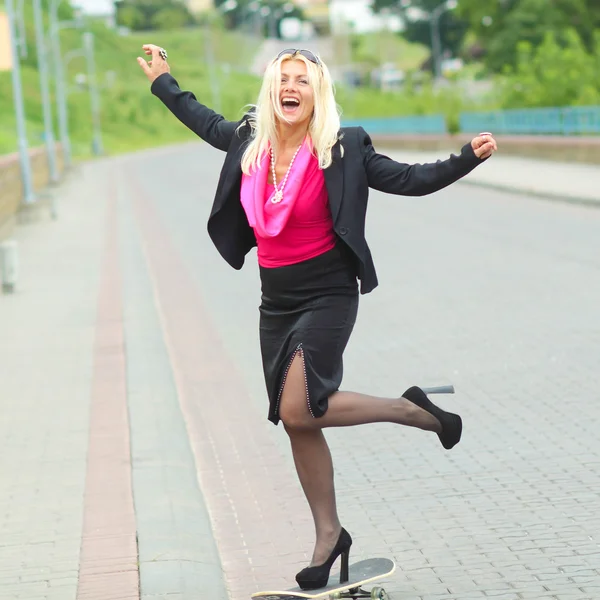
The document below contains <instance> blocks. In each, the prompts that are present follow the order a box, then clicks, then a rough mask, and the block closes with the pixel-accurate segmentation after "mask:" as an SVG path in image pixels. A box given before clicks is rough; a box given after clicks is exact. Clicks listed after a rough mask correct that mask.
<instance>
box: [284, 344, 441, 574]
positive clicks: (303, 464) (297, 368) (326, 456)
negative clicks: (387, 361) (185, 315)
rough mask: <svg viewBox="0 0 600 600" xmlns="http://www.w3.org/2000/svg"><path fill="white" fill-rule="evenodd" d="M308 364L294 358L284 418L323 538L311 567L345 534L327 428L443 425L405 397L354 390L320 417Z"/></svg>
mask: <svg viewBox="0 0 600 600" xmlns="http://www.w3.org/2000/svg"><path fill="white" fill-rule="evenodd" d="M303 360H304V358H303V355H302V351H299V352H298V353H297V354H296V356H295V357H294V358H293V360H292V363H291V365H290V368H289V369H288V372H287V376H286V380H285V382H284V385H283V391H282V393H281V399H280V409H279V414H280V417H281V420H282V421H283V423H284V426H285V429H286V432H287V433H288V435H289V437H290V442H291V446H292V453H293V456H294V463H295V465H296V470H297V472H298V477H299V479H300V483H301V485H302V489H303V490H304V494H305V496H306V499H307V501H308V504H309V506H310V509H311V512H312V515H313V519H314V522H315V531H316V538H317V539H316V544H315V549H314V553H313V557H312V562H311V565H319V564H322V563H323V562H324V561H325V560H326V559H327V557H328V556H329V554H330V553H331V551H332V549H333V547H334V546H335V543H336V541H337V539H338V536H339V534H340V531H341V525H340V521H339V518H338V514H337V507H336V498H335V487H334V477H333V464H332V460H331V453H330V451H329V447H328V445H327V442H326V440H325V436H324V435H323V432H322V431H321V429H322V427H333V426H342V425H356V424H360V423H371V422H379V421H389V422H392V423H401V424H404V425H411V426H414V427H420V428H421V429H429V430H431V431H436V430H437V429H438V428H439V427H440V423H439V421H438V420H437V419H435V417H433V416H432V415H430V414H429V413H428V412H426V411H425V410H423V409H422V408H419V407H418V406H415V405H414V404H413V403H412V402H409V401H408V400H406V399H405V398H400V399H397V400H395V399H385V398H375V397H371V396H366V395H363V394H356V393H354V392H338V393H336V394H333V395H332V396H331V398H330V404H329V408H328V410H327V413H326V414H325V415H324V416H323V417H321V418H319V419H314V418H313V417H312V416H311V415H310V413H309V410H308V405H307V396H306V387H305V379H304V368H303V365H302V361H303ZM332 415H333V418H332Z"/></svg>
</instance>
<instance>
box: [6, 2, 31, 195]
mask: <svg viewBox="0 0 600 600" xmlns="http://www.w3.org/2000/svg"><path fill="white" fill-rule="evenodd" d="M5 4H6V14H7V16H8V29H9V37H10V50H11V54H12V59H13V60H12V62H13V64H12V69H11V77H12V84H13V100H14V106H15V117H16V121H17V144H18V148H19V160H20V163H21V180H22V182H23V200H24V202H25V203H27V204H32V203H33V202H35V200H36V198H35V194H34V191H33V179H32V175H31V159H30V157H29V145H28V142H27V128H26V125H25V108H24V105H23V88H22V87H21V65H20V62H19V60H20V59H19V45H18V43H17V31H16V19H15V16H16V15H15V6H14V3H13V0H6V2H5Z"/></svg>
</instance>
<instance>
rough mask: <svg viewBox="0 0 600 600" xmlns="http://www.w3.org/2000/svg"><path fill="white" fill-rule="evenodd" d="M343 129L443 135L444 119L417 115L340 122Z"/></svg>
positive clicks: (445, 129)
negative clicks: (358, 127)
mask: <svg viewBox="0 0 600 600" xmlns="http://www.w3.org/2000/svg"><path fill="white" fill-rule="evenodd" d="M342 125H343V126H344V127H356V126H359V125H360V126H361V127H364V128H365V129H366V130H367V132H368V133H372V134H384V135H398V134H405V135H406V134H418V133H429V134H445V133H446V132H447V128H446V118H445V117H444V115H419V116H410V117H379V118H369V119H354V120H342Z"/></svg>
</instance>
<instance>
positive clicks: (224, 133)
mask: <svg viewBox="0 0 600 600" xmlns="http://www.w3.org/2000/svg"><path fill="white" fill-rule="evenodd" d="M150 91H151V92H152V94H154V95H155V96H156V97H157V98H159V99H160V100H161V101H162V102H163V104H164V105H165V106H166V107H167V108H168V109H169V110H170V111H171V112H172V113H173V114H174V115H175V116H176V117H177V118H178V119H179V120H180V121H181V122H182V123H183V124H184V125H185V126H186V127H188V128H189V129H191V130H192V131H193V132H194V133H195V134H196V135H198V136H199V137H201V138H202V139H203V140H204V141H205V142H207V143H208V144H210V145H211V146H214V147H215V148H217V149H219V150H223V151H224V152H226V151H227V150H228V148H229V144H230V143H231V140H232V139H233V135H234V133H235V130H236V129H237V127H238V126H239V124H240V121H238V122H235V121H227V120H226V119H225V118H224V117H223V116H222V115H220V114H218V113H216V112H215V111H214V110H211V109H210V108H208V107H207V106H204V104H201V103H200V102H198V100H196V96H194V94H193V93H192V92H184V91H182V90H181V89H180V88H179V84H178V83H177V81H176V79H175V78H174V77H173V76H172V75H171V74H170V73H163V74H162V75H159V76H158V77H157V78H156V79H155V80H154V81H153V82H152V85H151V86H150Z"/></svg>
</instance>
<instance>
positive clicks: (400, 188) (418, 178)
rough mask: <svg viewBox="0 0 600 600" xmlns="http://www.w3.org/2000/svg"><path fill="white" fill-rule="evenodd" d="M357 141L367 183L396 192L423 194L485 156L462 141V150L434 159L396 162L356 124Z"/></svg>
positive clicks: (462, 173)
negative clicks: (381, 150)
mask: <svg viewBox="0 0 600 600" xmlns="http://www.w3.org/2000/svg"><path fill="white" fill-rule="evenodd" d="M358 129H359V132H358V136H359V145H360V148H361V151H362V155H363V164H364V167H365V171H366V173H367V179H368V182H369V187H370V188H373V189H375V190H379V191H380V192H386V193H388V194H397V195H399V196H425V195H426V194H432V193H433V192H437V191H438V190H441V189H443V188H445V187H447V186H448V185H450V184H451V183H454V182H455V181H457V180H458V179H460V178H461V177H464V176H465V175H467V174H468V173H470V172H471V171H472V170H473V169H475V167H477V166H478V165H480V164H482V163H483V162H485V160H487V159H484V160H482V159H480V158H478V157H477V156H476V155H475V152H474V151H473V148H472V146H471V144H465V145H464V146H463V147H462V150H461V153H460V154H459V155H458V156H456V155H455V154H451V155H450V158H448V159H446V160H438V161H437V162H435V163H425V164H419V163H416V164H412V165H409V164H405V163H400V162H397V161H395V160H393V159H391V158H389V157H387V156H385V155H383V154H378V153H377V152H376V151H375V148H373V144H372V142H371V138H370V136H369V134H368V133H367V132H366V131H365V130H364V129H363V128H362V127H359V128H358Z"/></svg>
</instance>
